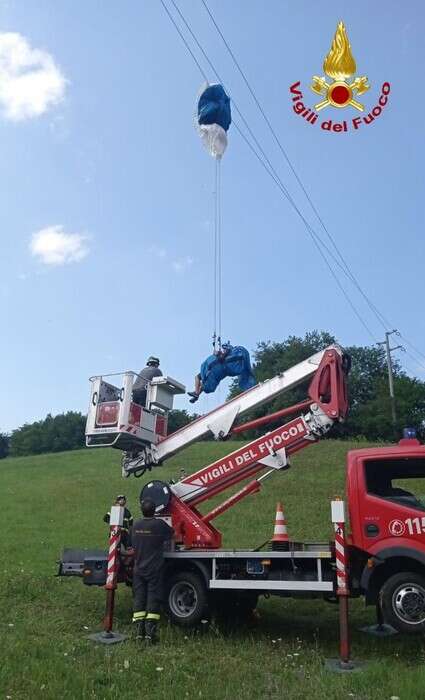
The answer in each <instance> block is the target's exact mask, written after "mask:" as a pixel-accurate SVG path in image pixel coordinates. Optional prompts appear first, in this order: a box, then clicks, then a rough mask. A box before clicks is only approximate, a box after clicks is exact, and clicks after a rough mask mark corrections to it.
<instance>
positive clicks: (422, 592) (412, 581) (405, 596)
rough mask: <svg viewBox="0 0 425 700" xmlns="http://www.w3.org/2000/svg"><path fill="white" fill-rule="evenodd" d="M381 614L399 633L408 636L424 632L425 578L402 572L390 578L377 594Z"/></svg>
mask: <svg viewBox="0 0 425 700" xmlns="http://www.w3.org/2000/svg"><path fill="white" fill-rule="evenodd" d="M379 598H380V603H381V608H382V613H383V616H384V620H385V622H388V623H389V624H390V625H392V626H393V627H394V628H395V629H396V630H398V631H399V632H407V633H409V634H415V633H423V632H424V631H425V578H424V577H423V576H420V574H415V573H413V572H412V573H409V572H403V573H400V574H394V576H391V577H390V578H389V579H388V580H387V581H386V582H385V583H384V585H383V586H382V588H381V591H380V593H379Z"/></svg>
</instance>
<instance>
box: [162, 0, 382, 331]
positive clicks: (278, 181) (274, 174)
mask: <svg viewBox="0 0 425 700" xmlns="http://www.w3.org/2000/svg"><path fill="white" fill-rule="evenodd" d="M161 2H162V4H164V3H163V0H161ZM171 2H172V4H173V6H174V8H175V10H176V12H177V13H178V15H179V17H180V18H181V20H182V22H183V23H184V25H185V27H186V29H187V30H188V32H189V34H190V35H191V37H192V39H193V40H194V42H195V43H196V45H197V47H198V49H199V50H200V51H201V53H202V55H203V56H204V58H205V60H206V61H207V63H208V65H209V66H210V68H211V70H212V71H213V73H214V75H215V76H216V78H217V80H219V82H220V83H222V84H224V81H223V79H222V77H221V76H220V74H219V73H218V71H217V70H216V68H215V66H214V64H213V63H212V61H211V60H210V58H209V56H208V54H207V53H206V51H205V49H204V48H203V46H202V45H201V43H200V42H199V40H198V38H197V36H196V35H195V33H194V32H193V30H192V28H191V26H190V24H189V22H188V21H187V19H186V18H185V16H184V15H183V13H182V12H181V10H180V8H179V7H178V5H177V4H176V2H175V0H171ZM167 14H168V16H170V13H169V12H167ZM173 24H174V26H175V27H177V25H176V22H175V21H174V18H173ZM178 33H179V35H180V36H182V33H181V31H180V30H179V32H178ZM184 43H185V46H186V47H187V42H186V41H185V42H184ZM190 54H191V56H193V52H192V51H190ZM196 64H197V65H198V66H199V64H198V61H196ZM202 75H203V76H205V73H204V72H203V71H202ZM232 102H233V105H234V107H235V110H236V112H237V113H238V114H239V116H240V118H241V119H242V122H243V123H244V125H245V127H246V128H247V130H248V132H249V134H250V136H251V138H252V139H253V141H254V143H255V144H256V146H257V148H258V149H259V151H260V153H261V154H262V156H263V158H264V160H265V161H266V163H267V166H268V167H267V166H266V164H265V163H264V161H263V160H262V158H261V157H260V156H258V154H257V152H256V151H255V149H254V147H253V146H252V144H250V142H249V140H248V139H247V138H246V137H245V136H244V134H243V132H242V131H241V129H240V127H239V126H238V125H237V122H235V121H233V124H234V126H235V128H236V129H237V131H238V132H239V133H240V135H241V136H242V138H243V139H244V140H245V141H246V143H247V144H248V146H249V147H250V148H251V150H252V151H253V153H254V155H256V157H257V158H258V160H259V161H260V163H261V164H262V165H263V167H264V168H265V170H266V172H267V173H268V174H269V175H270V176H271V177H272V179H273V180H274V182H275V183H276V184H277V185H278V187H279V188H280V190H281V192H282V193H283V194H284V195H285V197H286V198H287V199H288V201H289V202H290V204H291V205H292V207H293V208H294V209H295V211H296V212H297V214H298V216H299V217H300V218H301V220H302V221H303V223H304V225H305V227H306V229H307V231H308V233H309V235H310V237H311V238H312V240H313V242H314V244H315V245H316V247H317V249H318V250H319V253H320V255H321V256H322V258H323V260H324V261H325V264H326V265H327V267H328V269H329V271H330V272H331V274H332V276H333V277H334V279H335V281H336V283H337V285H338V287H339V288H340V290H341V291H342V293H343V295H344V297H345V298H346V300H347V302H348V303H349V305H350V307H351V309H352V310H353V311H354V313H355V315H356V316H357V318H358V319H359V321H360V323H361V324H362V325H363V327H364V328H365V330H366V331H367V333H368V334H369V335H370V336H371V338H372V339H373V341H374V342H376V338H375V336H374V334H373V333H372V331H371V330H370V328H369V327H368V325H367V324H366V322H365V321H364V319H363V318H362V317H361V315H360V313H359V312H358V310H357V309H356V307H355V306H354V304H353V302H352V301H351V299H350V298H349V296H348V294H347V292H346V290H345V289H344V287H343V286H342V284H341V282H340V280H339V279H338V277H337V276H336V274H335V272H334V270H333V269H332V267H331V265H330V263H329V261H328V260H327V259H326V256H325V255H324V254H323V251H322V250H321V249H320V246H319V244H318V242H317V241H319V242H320V244H321V245H322V246H323V247H324V248H325V250H326V251H327V252H328V254H329V255H330V256H331V258H332V259H333V260H334V262H335V263H336V264H337V265H338V267H340V268H341V269H342V271H343V272H344V274H346V275H347V276H349V275H348V274H347V271H346V270H344V268H343V267H342V266H341V264H340V263H339V261H338V260H337V259H336V258H335V256H334V255H333V253H332V251H331V250H330V249H329V247H328V246H327V245H326V244H325V243H324V241H323V240H322V239H321V238H320V236H319V235H318V233H317V232H316V231H314V229H313V228H312V227H311V225H310V223H309V222H308V221H307V219H306V218H305V217H304V215H303V214H302V212H301V211H300V209H299V208H298V207H297V205H296V203H295V201H294V200H293V198H292V196H291V194H290V193H289V191H288V190H287V188H286V187H285V185H284V184H283V182H282V180H281V179H280V176H279V175H278V173H277V172H276V170H275V168H274V167H273V165H272V163H271V162H270V160H269V158H268V156H267V154H266V153H265V151H264V149H263V148H262V146H261V144H260V143H259V141H258V139H257V138H256V136H255V134H254V132H253V131H252V129H251V127H250V126H249V124H248V122H247V120H246V119H245V117H244V115H243V114H242V112H241V110H240V109H239V107H238V105H237V103H236V102H235V100H234V99H233V98H232Z"/></svg>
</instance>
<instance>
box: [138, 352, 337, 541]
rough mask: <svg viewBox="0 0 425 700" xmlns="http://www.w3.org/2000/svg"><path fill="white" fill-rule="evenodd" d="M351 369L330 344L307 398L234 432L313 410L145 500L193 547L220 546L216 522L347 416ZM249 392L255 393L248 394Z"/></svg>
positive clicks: (158, 485)
mask: <svg viewBox="0 0 425 700" xmlns="http://www.w3.org/2000/svg"><path fill="white" fill-rule="evenodd" d="M297 367H299V365H297ZM348 369H349V367H348V363H347V362H346V360H344V357H343V355H342V352H341V350H340V348H336V347H331V348H327V349H326V350H325V351H324V352H323V353H322V357H321V360H320V364H319V366H318V367H316V371H315V372H314V376H313V379H312V381H311V384H310V387H309V390H308V393H309V399H308V400H307V401H305V402H303V404H298V405H297V406H293V407H291V408H290V409H285V410H283V411H278V412H276V413H274V414H271V415H269V416H264V417H262V418H259V419H257V420H254V421H250V422H248V423H246V424H245V425H241V426H237V428H235V429H234V430H235V431H237V432H242V431H243V430H248V429H250V428H253V427H256V426H257V425H262V424H264V423H266V422H272V421H275V420H276V419H277V418H278V417H282V416H283V415H284V414H288V413H294V411H295V410H298V409H299V408H300V406H302V407H303V408H307V407H308V408H309V410H308V412H307V413H305V414H301V415H300V416H298V417H297V418H294V419H292V420H291V421H289V422H288V423H285V424H284V425H281V426H280V427H278V428H276V429H274V430H272V431H271V432H269V433H267V434H266V435H264V436H262V437H260V438H257V439H255V440H253V441H252V442H250V443H248V444H247V445H244V446H243V447H241V448H240V449H238V450H235V451H234V452H232V453H230V454H229V455H227V456H226V457H223V458H222V459H219V460H216V461H215V462H213V463H212V464H210V465H208V466H206V467H203V468H202V469H200V470H199V471H197V472H195V474H192V475H190V476H185V477H184V478H182V479H181V480H180V481H179V482H178V483H176V484H172V485H171V486H168V484H165V483H164V482H161V481H152V482H150V483H148V484H146V486H145V487H144V488H143V490H142V493H141V498H145V497H148V496H149V497H150V498H152V499H153V500H154V501H155V504H156V506H157V511H158V512H160V513H161V515H167V516H170V517H171V518H172V522H173V527H174V530H175V532H176V541H177V542H181V543H183V544H184V545H185V546H186V547H188V548H194V547H201V548H218V547H220V546H221V534H220V532H219V531H218V530H216V529H215V528H214V527H213V525H212V524H211V521H212V520H213V519H214V518H216V517H217V516H218V515H220V514H221V513H223V512H224V511H225V510H227V509H228V508H230V507H231V506H232V505H234V504H235V503H237V502H238V501H240V500H241V499H242V498H244V497H245V496H247V495H249V494H252V493H256V492H257V491H259V490H260V488H261V481H262V480H264V479H265V478H267V477H268V476H270V475H271V474H272V473H273V472H274V471H276V470H282V469H285V468H287V467H288V466H289V464H288V457H289V455H291V454H294V453H295V452H297V451H299V450H301V449H303V448H304V447H307V446H308V445H310V444H312V443H314V442H316V441H317V440H319V439H320V438H321V437H322V436H323V435H324V434H326V433H327V432H328V431H329V430H330V428H331V427H332V425H333V424H334V423H335V422H337V421H340V420H343V419H344V417H345V415H346V412H347V409H348V403H347V392H346V371H348ZM251 391H254V390H253V389H252V390H251ZM248 393H250V392H246V394H248ZM246 394H243V395H242V397H244V396H245V395H246ZM237 398H239V397H237ZM236 400H237V399H235V401H236ZM236 415H237V414H236ZM223 420H224V419H223ZM227 420H228V419H227ZM231 425H232V424H230V425H229V424H228V423H224V426H225V429H226V433H225V434H229V433H231V432H232V429H231ZM181 432H183V431H181ZM172 437H173V436H171V438H172ZM164 442H166V441H164ZM266 468H268V471H267V472H266V473H265V474H263V475H262V476H260V477H259V478H256V479H254V480H253V481H251V482H249V483H248V484H247V485H245V486H244V487H243V488H242V489H241V490H240V491H238V492H237V493H235V494H233V495H232V496H231V497H230V498H228V499H227V500H226V501H224V502H223V503H222V504H220V505H219V506H216V507H215V508H214V509H213V510H212V511H210V512H209V513H207V514H205V515H202V514H201V513H200V512H199V511H198V510H197V508H196V506H198V505H199V504H200V503H202V502H203V501H206V500H207V499H210V498H212V497H213V496H216V495H217V494H219V493H221V492H222V491H224V490H226V489H228V488H229V487H231V486H234V485H235V484H237V483H239V482H240V481H243V480H245V479H247V478H250V477H252V476H254V475H256V474H258V473H259V472H260V471H262V470H264V469H266Z"/></svg>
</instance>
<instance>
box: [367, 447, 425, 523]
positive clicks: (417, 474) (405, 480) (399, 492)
mask: <svg viewBox="0 0 425 700" xmlns="http://www.w3.org/2000/svg"><path fill="white" fill-rule="evenodd" d="M365 476H366V488H367V491H368V493H370V494H372V495H373V496H378V497H379V498H383V499H384V500H386V501H391V502H393V503H399V504H400V505H403V506H408V507H409V508H416V509H418V510H424V511H425V460H423V459H413V458H410V459H409V458H407V459H376V460H369V461H367V462H365Z"/></svg>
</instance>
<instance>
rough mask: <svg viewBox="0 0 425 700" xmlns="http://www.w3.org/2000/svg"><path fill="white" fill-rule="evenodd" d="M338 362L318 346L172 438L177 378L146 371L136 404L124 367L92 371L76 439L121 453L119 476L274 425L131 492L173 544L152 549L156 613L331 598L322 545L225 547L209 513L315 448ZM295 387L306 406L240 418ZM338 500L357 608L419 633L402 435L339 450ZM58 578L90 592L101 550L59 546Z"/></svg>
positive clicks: (343, 369)
mask: <svg viewBox="0 0 425 700" xmlns="http://www.w3.org/2000/svg"><path fill="white" fill-rule="evenodd" d="M349 364H350V362H349V358H348V357H347V356H346V355H345V353H344V352H343V350H342V348H340V347H339V346H337V345H332V346H329V347H328V348H326V349H325V350H323V351H320V352H318V353H316V354H315V355H313V356H312V357H310V358H308V359H307V360H305V361H303V362H301V363H299V364H297V365H295V366H294V367H291V368H290V369H288V370H286V371H285V372H282V373H280V374H278V375H277V376H275V377H273V378H272V379H269V380H267V381H265V382H261V383H259V384H258V385H256V386H255V387H253V388H251V389H249V390H248V391H246V392H244V393H242V394H240V395H238V396H236V397H235V398H233V399H232V400H229V401H227V402H226V403H225V404H223V405H222V406H219V407H218V408H216V409H214V410H213V411H211V412H210V413H208V414H206V415H204V416H201V417H199V418H198V419H196V420H194V421H193V422H191V423H189V424H188V425H186V426H184V427H183V428H181V429H180V430H178V431H177V432H175V433H173V434H171V435H167V416H168V412H169V411H170V410H171V409H172V406H173V399H174V396H175V395H177V394H180V393H184V391H185V387H184V386H183V385H182V384H181V383H179V382H177V381H176V380H174V379H172V378H170V377H156V378H154V379H153V380H152V381H151V382H150V384H149V385H148V386H147V393H146V402H145V404H144V405H143V406H141V405H139V404H138V403H135V402H134V401H133V393H132V387H133V384H134V381H135V379H136V377H137V375H136V374H135V373H133V372H125V373H123V374H122V376H121V375H120V377H119V380H117V376H118V375H109V376H98V377H93V378H92V380H91V396H90V408H89V412H88V417H87V427H86V442H87V446H88V447H102V446H103V447H104V446H111V447H114V448H116V449H119V450H121V451H123V460H122V470H123V476H125V477H128V476H130V475H132V474H133V475H135V476H138V477H140V476H142V475H144V474H145V473H146V472H150V471H154V470H156V469H157V468H158V467H160V466H161V464H163V463H164V462H165V461H166V460H167V459H168V458H170V457H171V456H172V455H175V454H176V453H178V452H179V451H181V450H183V449H184V448H186V447H187V446H188V445H190V444H192V443H193V442H195V441H196V440H199V439H201V438H204V437H205V436H207V435H210V436H211V435H212V436H213V437H214V438H215V439H216V440H226V439H227V438H229V437H230V436H232V435H239V434H241V433H243V432H244V431H247V430H252V429H254V428H255V429H259V428H260V427H262V426H264V425H267V424H269V423H273V424H276V423H277V422H279V423H281V424H280V425H279V427H274V428H272V429H271V430H269V431H268V432H266V433H265V434H263V435H261V436H260V437H258V438H255V439H254V440H251V441H250V442H248V444H244V445H243V446H241V447H240V448H238V449H237V450H235V451H233V452H231V453H230V454H228V455H227V456H226V457H223V458H220V459H218V460H215V461H214V462H213V463H212V464H209V465H207V466H202V467H201V468H200V469H199V470H198V471H196V472H195V473H194V474H190V475H187V476H186V475H185V476H183V477H182V478H181V479H180V480H179V481H178V482H177V483H167V482H165V481H161V480H158V479H152V480H150V481H147V483H146V484H145V485H144V486H143V488H142V490H141V494H140V498H141V500H142V499H143V498H145V497H147V496H149V497H150V498H152V499H153V500H154V502H155V505H156V514H157V516H158V517H163V518H165V519H167V522H169V523H171V524H172V526H173V528H174V531H175V537H174V542H173V545H172V548H171V549H170V551H167V552H166V553H165V558H166V576H165V580H166V582H167V584H166V588H167V591H166V608H167V611H168V614H169V616H170V618H171V620H172V621H173V622H175V623H177V624H180V625H183V626H190V625H195V624H197V623H198V622H199V621H200V620H201V619H203V618H205V617H207V616H208V614H209V612H210V610H212V609H213V608H214V607H216V608H217V607H218V608H219V609H221V610H223V609H227V610H231V611H233V612H240V613H243V612H247V611H249V610H253V609H254V608H255V607H256V605H257V601H258V598H259V596H260V595H266V596H269V595H274V596H281V597H302V598H305V597H311V598H322V599H325V600H329V601H335V600H336V593H337V587H338V583H337V579H338V552H337V551H336V546H335V541H331V542H329V541H328V542H314V543H311V542H295V541H291V542H289V543H281V544H280V546H279V545H278V546H276V543H273V542H272V543H265V544H264V545H262V546H260V547H259V548H257V549H250V550H248V549H226V548H224V547H222V535H221V533H220V531H219V530H218V529H217V528H216V527H215V525H213V521H214V520H215V518H217V517H218V516H219V515H221V514H222V513H223V512H225V511H226V510H227V509H229V508H231V507H232V506H234V505H236V504H237V503H238V502H239V501H240V500H241V499H243V498H245V497H248V496H250V495H252V494H256V493H258V492H259V491H260V490H261V485H262V483H263V481H265V480H266V479H268V478H271V477H273V475H277V476H279V475H280V474H281V473H283V472H284V471H285V470H287V469H289V468H290V458H291V456H292V455H293V454H294V453H296V452H298V451H300V450H302V449H304V448H306V447H308V446H309V445H312V444H314V443H316V442H317V441H318V440H320V439H321V438H323V437H324V436H325V435H327V434H328V433H329V431H330V430H331V429H332V427H333V426H334V425H336V424H338V423H339V422H340V421H343V420H344V418H345V416H346V414H347V411H348V400H347V373H348V371H349ZM306 382H309V386H308V390H307V396H306V399H305V401H303V402H301V403H298V404H296V405H294V406H291V407H288V408H285V409H282V410H280V411H276V412H274V413H269V414H266V415H264V416H262V417H260V418H256V419H251V420H248V421H247V422H245V423H243V422H241V419H242V416H243V415H244V414H247V413H249V412H250V411H252V410H253V409H255V408H257V407H258V406H260V405H263V404H265V403H266V402H270V401H272V400H273V399H275V398H276V397H277V396H279V395H281V394H283V393H284V392H285V391H288V390H289V389H292V388H294V387H296V386H298V385H300V384H303V383H306ZM290 416H291V418H290V419H289V421H288V420H287V421H286V422H283V423H282V419H285V420H286V419H287V418H288V417H290ZM317 478H318V479H319V478H320V474H318V475H317ZM240 482H244V485H243V486H242V487H241V488H239V490H237V491H236V492H232V494H231V495H230V496H229V497H228V498H227V499H225V500H224V501H223V502H222V503H220V504H219V505H216V506H215V507H214V508H212V509H211V510H209V511H208V512H201V510H200V509H199V506H200V504H203V503H205V502H206V501H207V500H209V499H211V498H213V497H217V496H218V495H219V494H220V493H222V492H224V491H225V490H227V489H230V488H234V487H235V486H236V485H237V484H238V483H240ZM245 482H246V483H245ZM345 502H346V504H347V506H348V507H347V510H348V521H349V528H348V532H347V536H346V558H347V590H348V591H349V594H350V596H353V597H359V596H363V597H364V599H365V602H366V604H368V605H375V606H376V608H377V613H378V619H379V620H385V622H387V623H388V624H390V625H391V626H392V627H393V628H395V629H396V630H398V631H400V632H408V633H414V632H423V631H424V630H425V447H424V446H422V445H421V444H420V443H419V441H418V440H416V438H415V437H414V436H413V435H412V434H411V433H409V434H408V436H407V437H405V438H403V439H402V440H400V442H399V443H398V444H397V445H391V446H387V447H376V448H362V449H357V450H352V451H350V452H348V454H347V464H346V500H345ZM203 510H204V509H203ZM273 545H275V546H273ZM131 566H132V556H131V553H128V552H125V551H123V552H122V553H121V556H120V567H119V573H118V581H120V582H127V583H129V582H130V581H131ZM59 574H60V575H62V576H78V577H81V578H82V580H83V582H84V583H85V584H86V585H97V586H102V585H104V584H105V581H106V574H107V552H104V551H99V550H75V549H65V550H64V552H63V556H62V559H61V561H60V567H59Z"/></svg>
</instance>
